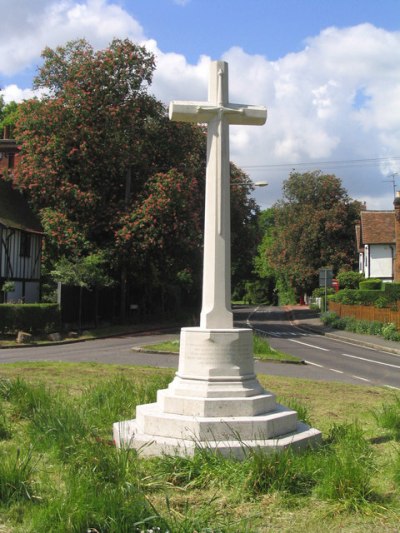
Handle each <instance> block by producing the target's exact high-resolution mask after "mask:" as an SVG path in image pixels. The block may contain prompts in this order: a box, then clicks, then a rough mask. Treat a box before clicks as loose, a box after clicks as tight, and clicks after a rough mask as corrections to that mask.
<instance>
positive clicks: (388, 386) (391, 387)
mask: <svg viewBox="0 0 400 533" xmlns="http://www.w3.org/2000/svg"><path fill="white" fill-rule="evenodd" d="M384 387H387V388H388V389H394V390H400V389H399V387H393V386H392V385H384Z"/></svg>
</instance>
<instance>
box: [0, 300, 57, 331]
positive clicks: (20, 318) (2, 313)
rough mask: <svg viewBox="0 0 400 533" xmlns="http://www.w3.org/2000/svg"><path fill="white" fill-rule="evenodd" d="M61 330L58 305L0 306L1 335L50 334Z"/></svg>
mask: <svg viewBox="0 0 400 533" xmlns="http://www.w3.org/2000/svg"><path fill="white" fill-rule="evenodd" d="M60 328H61V313H60V309H59V306H58V304H0V333H2V334H5V333H16V332H17V331H26V332H28V333H50V332H52V331H59V330H60Z"/></svg>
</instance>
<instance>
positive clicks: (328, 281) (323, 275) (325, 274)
mask: <svg viewBox="0 0 400 533" xmlns="http://www.w3.org/2000/svg"><path fill="white" fill-rule="evenodd" d="M332 280H333V270H332V269H331V268H320V269H319V286H320V287H332Z"/></svg>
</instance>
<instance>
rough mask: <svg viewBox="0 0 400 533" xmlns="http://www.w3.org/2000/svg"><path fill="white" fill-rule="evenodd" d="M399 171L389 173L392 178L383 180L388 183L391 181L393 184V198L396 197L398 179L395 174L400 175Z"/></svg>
mask: <svg viewBox="0 0 400 533" xmlns="http://www.w3.org/2000/svg"><path fill="white" fill-rule="evenodd" d="M398 175H399V173H398V172H394V173H393V174H389V177H391V178H392V179H391V180H383V181H384V182H386V183H391V184H392V185H393V198H396V180H395V176H398Z"/></svg>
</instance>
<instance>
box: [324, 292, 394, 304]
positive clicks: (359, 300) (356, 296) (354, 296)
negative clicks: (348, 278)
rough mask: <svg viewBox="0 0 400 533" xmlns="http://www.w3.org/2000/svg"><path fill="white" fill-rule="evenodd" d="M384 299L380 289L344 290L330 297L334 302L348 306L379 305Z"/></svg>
mask: <svg viewBox="0 0 400 533" xmlns="http://www.w3.org/2000/svg"><path fill="white" fill-rule="evenodd" d="M384 298H385V297H384V295H383V293H382V290H380V289H371V290H369V289H367V290H364V289H343V290H340V291H338V292H337V293H336V294H333V295H332V296H330V299H331V300H332V301H334V302H337V303H341V304H346V305H375V303H376V302H378V305H379V304H380V303H381V302H382V301H385V300H384Z"/></svg>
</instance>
